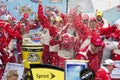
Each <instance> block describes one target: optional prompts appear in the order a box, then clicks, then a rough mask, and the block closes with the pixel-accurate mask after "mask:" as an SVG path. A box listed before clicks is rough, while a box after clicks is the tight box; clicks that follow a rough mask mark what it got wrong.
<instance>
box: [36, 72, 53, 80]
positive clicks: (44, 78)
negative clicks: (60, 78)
mask: <svg viewBox="0 0 120 80" xmlns="http://www.w3.org/2000/svg"><path fill="white" fill-rule="evenodd" d="M36 78H37V79H40V80H52V79H53V78H55V75H54V74H53V73H51V72H49V73H48V74H36Z"/></svg>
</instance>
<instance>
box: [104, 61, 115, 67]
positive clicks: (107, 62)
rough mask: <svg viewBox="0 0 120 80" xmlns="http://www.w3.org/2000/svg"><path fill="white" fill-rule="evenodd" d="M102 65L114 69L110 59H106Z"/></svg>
mask: <svg viewBox="0 0 120 80" xmlns="http://www.w3.org/2000/svg"><path fill="white" fill-rule="evenodd" d="M102 65H103V66H104V65H113V67H114V68H116V66H115V65H114V61H113V60H112V59H106V60H105V61H104V62H103V64H102Z"/></svg>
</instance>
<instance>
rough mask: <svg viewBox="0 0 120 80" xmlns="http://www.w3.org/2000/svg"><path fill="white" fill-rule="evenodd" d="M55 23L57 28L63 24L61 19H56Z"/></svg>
mask: <svg viewBox="0 0 120 80" xmlns="http://www.w3.org/2000/svg"><path fill="white" fill-rule="evenodd" d="M55 25H56V27H58V28H59V27H62V26H63V24H62V22H61V21H58V22H57V21H56V22H55Z"/></svg>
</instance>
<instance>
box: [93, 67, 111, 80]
mask: <svg viewBox="0 0 120 80" xmlns="http://www.w3.org/2000/svg"><path fill="white" fill-rule="evenodd" d="M95 80H112V79H111V76H110V71H109V70H108V69H107V68H106V67H102V68H100V69H99V70H98V71H97V73H96V77H95Z"/></svg>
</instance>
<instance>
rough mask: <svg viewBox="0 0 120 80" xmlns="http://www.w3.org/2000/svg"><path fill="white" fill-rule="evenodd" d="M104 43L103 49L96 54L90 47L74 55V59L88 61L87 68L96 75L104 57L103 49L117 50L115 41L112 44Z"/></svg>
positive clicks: (117, 43)
mask: <svg viewBox="0 0 120 80" xmlns="http://www.w3.org/2000/svg"><path fill="white" fill-rule="evenodd" d="M104 43H105V45H103V49H102V50H100V51H99V52H98V53H94V52H92V51H91V46H90V45H88V46H86V47H85V48H83V49H81V50H80V51H79V53H77V54H76V59H80V60H89V65H88V67H89V68H90V69H92V70H93V71H94V72H95V73H96V72H97V70H98V69H99V68H100V63H101V60H102V58H103V57H104V56H103V55H104V54H103V50H104V49H108V50H113V49H117V48H118V46H119V42H115V41H113V42H109V41H104Z"/></svg>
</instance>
